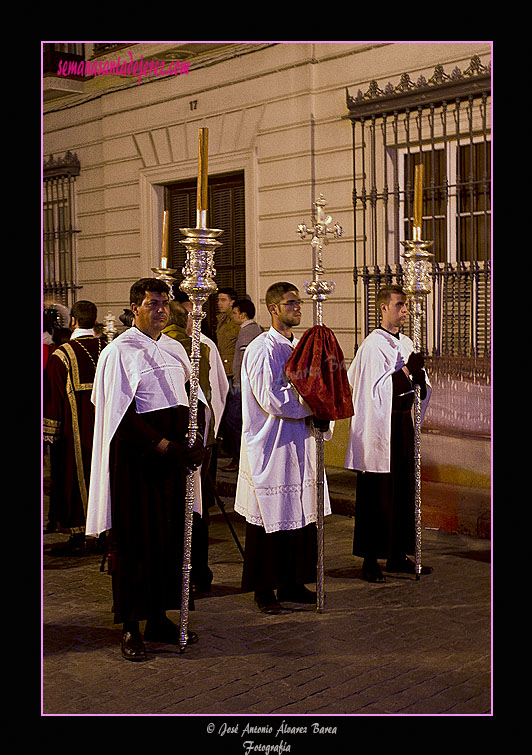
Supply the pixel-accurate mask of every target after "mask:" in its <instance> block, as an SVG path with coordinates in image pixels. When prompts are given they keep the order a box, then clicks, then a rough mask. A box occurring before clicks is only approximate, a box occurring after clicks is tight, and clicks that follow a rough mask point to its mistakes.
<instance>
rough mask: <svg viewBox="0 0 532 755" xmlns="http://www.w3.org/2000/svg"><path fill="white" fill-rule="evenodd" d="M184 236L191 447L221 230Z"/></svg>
mask: <svg viewBox="0 0 532 755" xmlns="http://www.w3.org/2000/svg"><path fill="white" fill-rule="evenodd" d="M179 230H180V231H181V233H182V234H183V235H184V236H185V238H184V239H181V240H180V242H179V243H180V244H183V246H185V247H186V249H187V259H186V262H185V265H184V267H183V276H184V277H183V280H182V281H181V284H180V286H179V288H180V290H181V291H183V292H184V293H185V294H186V295H187V296H188V298H189V299H190V301H191V302H192V305H193V307H192V312H191V314H190V316H191V318H192V346H191V351H190V364H191V367H192V373H191V376H190V395H189V427H188V444H189V447H190V446H192V445H193V444H194V442H195V440H196V435H197V432H198V391H199V368H200V335H201V321H202V320H203V318H204V317H205V312H204V311H203V304H204V303H205V302H206V301H207V299H208V298H209V296H210V295H211V294H214V293H215V292H216V291H217V290H218V288H217V286H216V282H215V281H214V275H215V274H216V271H215V269H214V251H215V249H216V247H218V246H221V242H220V241H218V240H217V238H216V237H217V236H220V234H222V233H223V231H221V230H219V229H217V228H200V227H198V228H180V229H179ZM194 498H195V493H194V473H190V474H189V475H187V485H186V497H185V533H184V543H183V582H182V589H181V620H180V636H179V644H180V652H181V653H183V652H184V651H185V647H186V644H187V637H188V634H187V627H188V607H189V596H190V571H191V568H192V567H191V562H190V557H191V549H192V519H193V512H194Z"/></svg>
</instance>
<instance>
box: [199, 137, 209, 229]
mask: <svg viewBox="0 0 532 755" xmlns="http://www.w3.org/2000/svg"><path fill="white" fill-rule="evenodd" d="M208 152H209V129H208V128H200V130H199V144H198V193H197V203H196V209H197V217H198V226H199V227H202V228H205V222H206V215H207V175H208V168H207V162H208V159H207V156H208Z"/></svg>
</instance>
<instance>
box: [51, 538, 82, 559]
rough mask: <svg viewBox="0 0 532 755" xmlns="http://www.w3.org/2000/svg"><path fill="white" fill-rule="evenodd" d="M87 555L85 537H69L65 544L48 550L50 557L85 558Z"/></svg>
mask: <svg viewBox="0 0 532 755" xmlns="http://www.w3.org/2000/svg"><path fill="white" fill-rule="evenodd" d="M87 554H88V548H87V543H86V542H85V535H83V534H82V535H71V536H70V537H69V538H68V540H67V542H66V543H61V544H60V545H56V546H54V547H53V548H51V549H50V555H51V556H60V557H62V556H86V555H87Z"/></svg>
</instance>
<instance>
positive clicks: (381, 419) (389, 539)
mask: <svg viewBox="0 0 532 755" xmlns="http://www.w3.org/2000/svg"><path fill="white" fill-rule="evenodd" d="M377 308H378V309H379V311H380V314H381V325H380V326H379V327H378V328H376V329H375V330H373V331H372V332H371V333H370V334H369V335H368V336H367V337H366V338H365V339H364V341H363V342H362V344H361V345H360V348H359V349H358V351H357V353H356V356H355V358H354V360H353V362H352V363H351V365H350V367H349V370H348V373H347V375H348V379H349V383H350V385H351V386H352V388H353V407H354V415H353V417H352V418H351V424H350V430H349V438H348V443H347V450H346V455H345V462H344V466H345V467H347V468H348V469H355V470H357V483H356V500H355V529H354V536H353V554H354V555H355V556H359V557H361V558H363V559H364V560H363V565H362V575H363V578H364V579H365V580H367V581H368V582H384V581H385V577H384V575H383V573H382V569H381V567H380V565H379V563H378V560H379V559H386V569H387V570H388V571H392V572H406V573H414V571H415V564H414V562H413V561H411V559H409V558H408V555H409V554H410V555H412V554H413V553H414V549H415V528H414V505H415V477H414V425H413V421H412V411H411V410H412V406H413V403H414V383H417V384H419V385H420V398H421V399H422V416H424V414H425V411H426V408H427V405H428V402H429V399H430V392H431V387H430V384H429V382H428V380H427V378H426V374H425V370H424V366H423V357H422V355H421V354H415V353H414V345H413V343H412V341H411V339H410V338H408V336H405V335H404V334H403V333H402V332H401V330H400V329H401V327H402V326H403V325H404V323H405V321H406V319H407V317H408V306H407V297H406V295H405V293H404V291H403V290H402V288H401V287H400V286H393V285H390V286H383V287H382V288H381V289H380V290H379V293H378V295H377ZM423 570H424V573H426V572H427V571H428V570H430V567H423Z"/></svg>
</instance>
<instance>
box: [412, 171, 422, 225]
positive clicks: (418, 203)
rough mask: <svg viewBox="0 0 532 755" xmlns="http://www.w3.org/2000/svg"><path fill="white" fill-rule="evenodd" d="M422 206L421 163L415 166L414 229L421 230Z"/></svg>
mask: <svg viewBox="0 0 532 755" xmlns="http://www.w3.org/2000/svg"><path fill="white" fill-rule="evenodd" d="M422 205H423V163H419V165H416V173H415V189H414V228H421V218H422Z"/></svg>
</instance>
